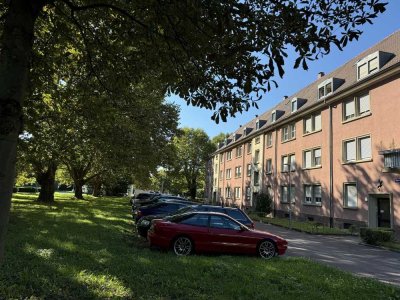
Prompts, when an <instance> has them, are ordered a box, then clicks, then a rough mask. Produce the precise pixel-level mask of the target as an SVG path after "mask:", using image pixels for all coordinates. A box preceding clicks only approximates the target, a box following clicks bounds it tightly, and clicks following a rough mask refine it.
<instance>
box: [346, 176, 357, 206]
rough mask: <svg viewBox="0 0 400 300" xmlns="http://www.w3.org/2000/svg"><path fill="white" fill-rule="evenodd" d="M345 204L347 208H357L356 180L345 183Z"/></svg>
mask: <svg viewBox="0 0 400 300" xmlns="http://www.w3.org/2000/svg"><path fill="white" fill-rule="evenodd" d="M343 195H344V199H343V206H344V207H346V208H357V205H358V204H357V198H358V195H357V184H356V183H355V182H346V183H344V184H343Z"/></svg>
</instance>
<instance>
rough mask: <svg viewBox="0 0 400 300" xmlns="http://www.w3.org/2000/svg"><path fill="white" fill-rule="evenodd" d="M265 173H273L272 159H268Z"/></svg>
mask: <svg viewBox="0 0 400 300" xmlns="http://www.w3.org/2000/svg"><path fill="white" fill-rule="evenodd" d="M265 172H266V173H267V174H271V173H272V159H270V158H268V159H267V160H266V161H265Z"/></svg>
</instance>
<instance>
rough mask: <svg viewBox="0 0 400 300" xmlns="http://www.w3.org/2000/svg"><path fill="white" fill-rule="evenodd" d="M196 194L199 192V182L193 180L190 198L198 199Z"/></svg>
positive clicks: (190, 187)
mask: <svg viewBox="0 0 400 300" xmlns="http://www.w3.org/2000/svg"><path fill="white" fill-rule="evenodd" d="M196 194H197V184H196V182H195V181H194V182H192V183H191V184H190V186H189V195H190V198H191V199H192V200H196Z"/></svg>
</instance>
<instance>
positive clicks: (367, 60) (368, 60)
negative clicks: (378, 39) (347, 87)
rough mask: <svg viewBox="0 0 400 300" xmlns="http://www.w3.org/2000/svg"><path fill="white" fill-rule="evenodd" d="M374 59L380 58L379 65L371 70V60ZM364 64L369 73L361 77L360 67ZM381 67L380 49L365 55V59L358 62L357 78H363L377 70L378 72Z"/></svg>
mask: <svg viewBox="0 0 400 300" xmlns="http://www.w3.org/2000/svg"><path fill="white" fill-rule="evenodd" d="M374 59H377V60H378V66H377V68H376V69H373V70H371V69H370V68H371V61H373V60H374ZM362 66H366V67H367V74H366V75H365V76H362V77H360V67H362ZM380 68H381V65H380V55H379V51H376V52H374V53H372V54H370V55H368V56H366V57H364V58H363V59H361V60H360V61H358V62H357V80H362V79H364V78H366V77H368V76H370V75H372V74H374V73H376V72H378V71H379V70H380Z"/></svg>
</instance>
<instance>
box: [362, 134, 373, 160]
mask: <svg viewBox="0 0 400 300" xmlns="http://www.w3.org/2000/svg"><path fill="white" fill-rule="evenodd" d="M360 158H361V159H366V158H371V138H370V137H366V138H362V139H360Z"/></svg>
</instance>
